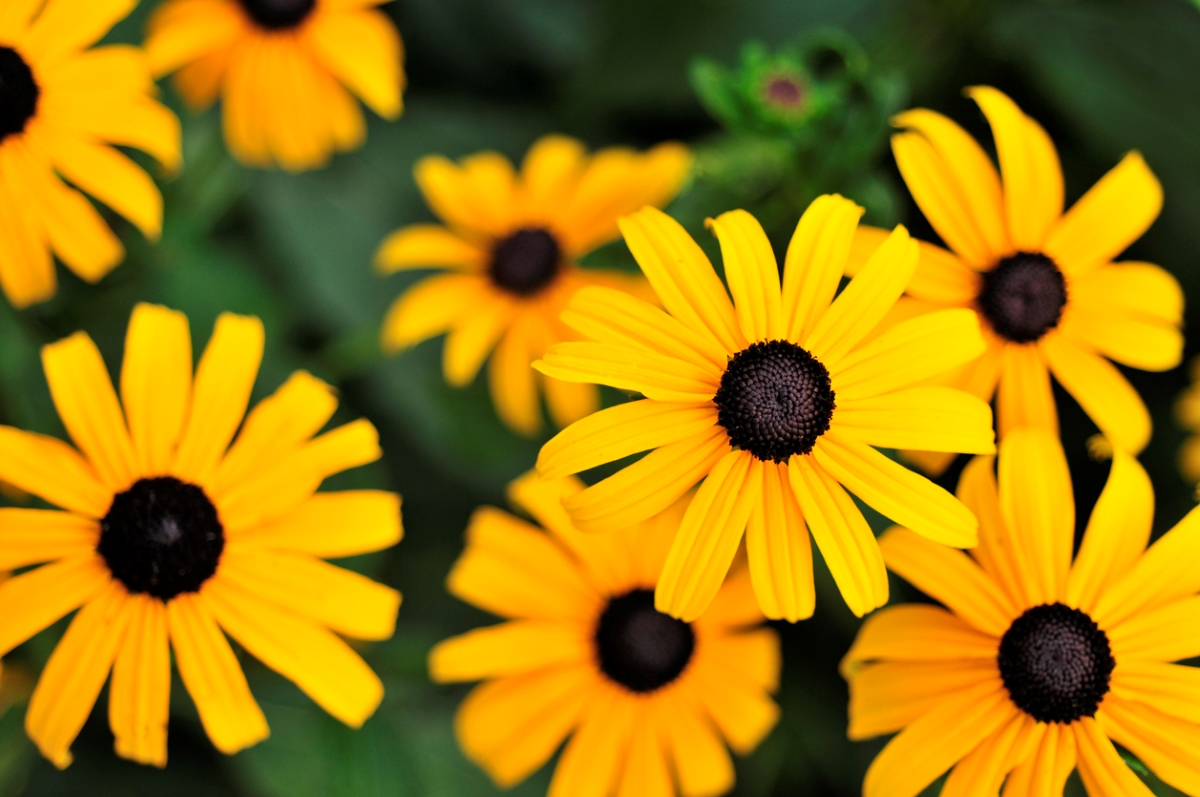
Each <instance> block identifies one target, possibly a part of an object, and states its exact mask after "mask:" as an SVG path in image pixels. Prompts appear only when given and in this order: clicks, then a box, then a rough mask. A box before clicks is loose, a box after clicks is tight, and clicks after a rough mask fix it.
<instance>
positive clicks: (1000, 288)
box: [979, 252, 1067, 343]
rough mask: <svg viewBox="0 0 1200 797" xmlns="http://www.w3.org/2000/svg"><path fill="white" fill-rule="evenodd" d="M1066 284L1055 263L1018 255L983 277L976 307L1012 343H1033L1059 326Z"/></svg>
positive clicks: (1030, 254) (1041, 257)
mask: <svg viewBox="0 0 1200 797" xmlns="http://www.w3.org/2000/svg"><path fill="white" fill-rule="evenodd" d="M1066 304H1067V284H1066V281H1065V280H1064V279H1063V274H1062V271H1060V270H1059V268H1058V266H1057V265H1055V263H1054V261H1053V260H1051V259H1050V258H1048V257H1046V256H1045V255H1043V254H1039V253H1037V252H1018V253H1017V254H1015V255H1013V256H1012V257H1006V258H1004V259H1003V260H1001V261H1000V263H999V265H997V266H996V268H994V269H993V270H991V271H989V272H987V273H986V274H984V275H983V290H982V291H981V292H980V294H979V307H980V309H981V310H982V311H983V315H984V316H985V317H986V318H987V320H988V321H989V322H990V323H991V325H992V329H994V330H996V332H998V333H1000V334H1001V335H1003V336H1004V337H1005V338H1007V339H1008V340H1010V341H1012V342H1013V343H1032V342H1033V341H1035V340H1038V339H1039V338H1041V337H1042V336H1043V335H1045V334H1046V333H1047V332H1049V331H1050V330H1052V329H1054V328H1055V327H1057V326H1058V322H1059V321H1060V320H1061V319H1062V311H1063V308H1064V307H1065V306H1066Z"/></svg>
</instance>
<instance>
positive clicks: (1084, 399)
mask: <svg viewBox="0 0 1200 797" xmlns="http://www.w3.org/2000/svg"><path fill="white" fill-rule="evenodd" d="M1038 348H1039V350H1040V351H1041V352H1042V354H1043V355H1044V356H1045V358H1046V363H1047V365H1049V366H1050V371H1051V373H1053V374H1054V378H1055V379H1057V380H1058V381H1059V383H1060V384H1061V385H1062V386H1063V388H1065V389H1066V391H1067V392H1068V393H1070V394H1071V397H1072V398H1073V399H1075V400H1076V401H1078V402H1079V406H1081V407H1083V411H1084V412H1086V413H1087V414H1088V417H1089V418H1091V419H1092V421H1094V422H1095V424H1096V425H1097V426H1099V427H1100V431H1101V432H1103V433H1104V436H1105V437H1107V438H1108V439H1109V440H1110V441H1112V442H1113V443H1114V444H1115V445H1117V446H1120V447H1121V448H1124V449H1125V450H1126V451H1128V452H1129V453H1131V454H1137V453H1138V452H1140V451H1141V450H1142V449H1143V448H1145V447H1146V443H1147V442H1149V440H1150V430H1151V425H1150V413H1149V412H1148V411H1147V410H1146V405H1145V404H1144V403H1143V402H1142V397H1141V396H1139V395H1138V393H1137V391H1136V390H1135V389H1134V388H1133V386H1132V385H1131V384H1129V381H1128V380H1127V379H1126V378H1125V377H1124V376H1123V375H1122V374H1121V372H1120V371H1118V370H1117V368H1116V366H1114V365H1113V364H1112V363H1110V362H1109V361H1108V360H1106V359H1104V358H1103V357H1101V356H1100V355H1099V354H1096V353H1095V352H1092V351H1090V350H1088V349H1085V348H1084V347H1082V346H1080V345H1079V344H1077V343H1075V342H1074V341H1072V340H1070V339H1069V338H1067V337H1066V336H1065V335H1062V334H1055V333H1053V332H1052V333H1050V334H1049V335H1047V336H1046V337H1044V338H1042V340H1041V342H1040V344H1039V345H1038Z"/></svg>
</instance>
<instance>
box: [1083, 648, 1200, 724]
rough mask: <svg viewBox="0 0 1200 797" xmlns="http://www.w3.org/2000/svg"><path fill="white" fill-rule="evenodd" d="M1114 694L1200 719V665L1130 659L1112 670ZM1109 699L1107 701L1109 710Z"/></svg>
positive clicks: (1173, 714) (1186, 718)
mask: <svg viewBox="0 0 1200 797" xmlns="http://www.w3.org/2000/svg"><path fill="white" fill-rule="evenodd" d="M1112 696H1113V697H1114V698H1119V699H1120V702H1121V703H1122V704H1128V703H1130V702H1134V703H1141V704H1144V705H1146V706H1149V707H1150V708H1153V709H1154V710H1156V711H1158V712H1161V713H1163V714H1166V715H1168V716H1170V717H1175V718H1177V719H1181V720H1183V721H1185V722H1188V723H1200V669H1197V668H1196V667H1191V666H1188V665H1184V664H1167V663H1165V662H1161V661H1142V660H1138V659H1127V660H1124V661H1121V662H1118V664H1117V667H1116V669H1114V670H1113V674H1112ZM1107 709H1108V703H1107V702H1106V703H1105V713H1107Z"/></svg>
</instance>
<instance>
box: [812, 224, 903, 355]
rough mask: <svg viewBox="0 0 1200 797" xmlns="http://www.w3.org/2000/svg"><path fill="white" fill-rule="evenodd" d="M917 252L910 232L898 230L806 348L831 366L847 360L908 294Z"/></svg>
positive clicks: (852, 283) (834, 306)
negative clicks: (899, 300)
mask: <svg viewBox="0 0 1200 797" xmlns="http://www.w3.org/2000/svg"><path fill="white" fill-rule="evenodd" d="M917 253H918V249H917V245H916V243H914V242H913V241H912V239H911V238H909V236H908V230H906V229H904V227H902V226H899V227H896V229H895V230H894V231H893V232H892V234H891V236H889V237H888V240H887V241H885V242H884V244H883V245H882V246H880V247H879V249H877V250H875V254H874V255H872V256H871V260H870V261H869V262H868V263H867V264H866V265H865V266H863V268H862V271H860V272H859V273H858V276H857V277H855V278H854V279H852V280H851V281H850V284H849V285H847V286H846V289H845V290H843V291H842V292H841V293H840V294H838V297H837V298H836V299H834V301H833V304H832V305H830V306H829V309H828V310H827V311H826V312H825V314H824V315H823V316H821V319H820V320H819V321H818V322H817V325H816V326H815V327H814V328H813V331H812V334H811V335H809V336H808V339H807V340H806V341H805V342H804V344H803V346H804V348H806V349H808V350H809V351H811V352H812V353H813V354H814V355H815V356H816V357H817V358H818V359H820V360H821V361H823V362H828V363H830V364H831V365H832V364H833V363H837V362H840V361H841V360H843V359H844V358H845V357H846V355H847V354H849V353H850V351H851V350H852V349H853V348H854V346H855V345H856V344H857V343H858V342H859V341H861V340H862V339H863V338H864V337H866V335H867V333H869V332H870V331H871V330H872V329H874V328H875V326H876V325H877V324H878V323H879V322H880V321H882V320H883V317H884V315H885V314H886V313H887V311H888V310H890V309H892V306H893V305H894V304H895V303H896V300H897V299H899V298H900V294H902V293H904V288H905V287H906V286H907V285H908V281H909V279H910V278H911V277H912V275H913V271H914V270H915V269H916V267H917Z"/></svg>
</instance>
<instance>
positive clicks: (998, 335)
mask: <svg viewBox="0 0 1200 797" xmlns="http://www.w3.org/2000/svg"><path fill="white" fill-rule="evenodd" d="M967 93H968V94H969V95H970V96H971V97H972V98H973V99H974V100H975V101H976V102H977V103H979V107H980V108H981V109H983V113H984V115H985V116H986V117H987V119H988V122H989V123H990V124H991V127H992V135H993V136H994V137H995V139H996V150H997V152H998V154H999V160H1000V174H1001V175H1003V183H1001V178H1000V175H997V173H996V169H995V167H994V166H992V163H991V161H990V160H989V159H988V157H987V155H986V154H984V151H983V149H982V148H981V147H980V146H979V144H977V143H976V142H975V140H974V139H972V138H971V137H970V135H968V134H967V132H966V131H965V130H963V129H962V128H961V127H959V126H958V125H957V124H955V123H954V122H952V121H951V120H949V119H947V118H946V117H945V116H942V115H941V114H939V113H935V112H934V111H930V110H926V109H923V108H919V109H916V110H912V111H906V112H905V113H902V114H900V115H899V116H897V117H896V119H895V124H896V125H897V126H899V127H902V128H904V129H905V130H904V132H902V133H897V134H896V135H895V136H893V137H892V150H893V152H894V153H895V156H896V164H897V165H898V166H899V167H900V173H901V174H902V175H903V176H904V181H905V182H906V183H907V184H908V189H909V191H910V192H911V193H912V196H913V199H914V200H916V203H917V205H918V207H920V208H921V211H922V212H923V213H924V214H925V217H926V218H927V219H928V220H929V223H930V224H931V225H932V226H933V228H934V229H935V230H936V231H937V233H938V235H940V236H941V238H942V240H943V241H944V242H945V243H946V245H947V246H949V247H950V249H951V250H952V251H953V253H951V252H947V251H946V250H944V249H942V248H940V247H937V246H933V245H931V244H925V243H922V245H921V260H920V263H919V264H918V266H917V272H916V275H915V276H914V278H913V282H912V284H911V285H909V286H908V294H909V297H910V298H907V299H905V300H902V302H901V305H900V307H898V310H897V317H911V316H913V315H916V314H919V313H922V312H928V311H929V310H934V309H941V308H945V307H973V308H975V309H977V310H978V311H979V314H980V315H981V316H982V318H983V320H984V336H985V337H986V338H987V341H988V347H987V351H986V352H985V353H984V355H983V356H982V357H980V358H979V359H978V360H976V361H975V362H973V363H971V364H970V365H968V366H966V367H965V368H963V369H961V370H960V371H958V372H957V373H955V374H953V375H952V376H951V378H950V379H949V380H948V381H947V382H946V383H947V384H952V385H955V386H957V387H961V388H962V389H964V390H969V391H970V392H972V393H974V394H975V395H977V396H979V397H980V398H983V399H985V400H990V399H991V397H992V395H993V394H997V401H996V405H997V409H996V416H997V417H996V421H997V425H998V427H999V432H1000V436H1001V437H1003V436H1004V435H1005V434H1006V433H1007V432H1008V430H1009V429H1015V428H1018V427H1021V426H1030V425H1039V426H1043V427H1046V428H1048V429H1051V430H1054V431H1057V429H1058V414H1057V411H1056V409H1055V406H1054V396H1053V394H1052V393H1051V390H1050V377H1049V374H1051V373H1052V374H1054V378H1055V379H1056V380H1058V382H1059V383H1060V384H1061V385H1062V386H1063V388H1065V389H1066V391H1067V392H1068V393H1070V394H1071V396H1072V397H1074V399H1075V400H1076V401H1078V402H1079V404H1080V406H1081V407H1083V409H1084V411H1085V412H1086V413H1087V414H1088V416H1089V417H1091V419H1092V420H1093V421H1094V422H1095V423H1096V425H1097V426H1099V427H1100V431H1101V432H1102V433H1103V434H1104V435H1105V436H1106V437H1107V438H1108V439H1109V440H1110V441H1112V442H1113V443H1115V444H1116V445H1118V446H1120V447H1122V448H1124V449H1125V450H1127V451H1129V452H1131V453H1134V454H1136V453H1137V452H1139V451H1141V450H1142V449H1143V448H1144V447H1145V446H1146V443H1147V442H1148V441H1149V439H1150V415H1149V413H1148V412H1147V411H1146V406H1145V404H1143V403H1142V399H1141V397H1140V396H1138V394H1137V391H1135V390H1134V389H1133V387H1132V386H1131V385H1130V384H1129V382H1128V381H1127V380H1126V379H1125V377H1124V376H1122V375H1121V372H1120V371H1118V370H1117V369H1116V367H1115V366H1113V364H1112V363H1110V362H1109V361H1108V359H1105V358H1109V359H1112V360H1115V361H1117V362H1119V363H1121V364H1122V365H1127V366H1130V367H1133V368H1140V369H1143V370H1148V371H1165V370H1167V369H1170V368H1174V367H1175V366H1176V365H1178V364H1179V361H1180V357H1181V355H1182V349H1183V336H1182V335H1181V334H1180V331H1179V327H1180V324H1181V321H1182V318H1183V292H1182V291H1181V290H1180V288H1179V284H1178V282H1176V280H1175V278H1174V277H1172V276H1171V275H1170V274H1168V273H1167V272H1166V271H1164V270H1163V269H1161V268H1159V267H1158V266H1155V265H1151V264H1149V263H1133V262H1125V263H1113V262H1111V261H1112V260H1113V258H1115V257H1117V256H1118V255H1120V254H1121V252H1123V251H1124V250H1125V249H1126V248H1127V247H1128V246H1129V245H1130V244H1132V243H1133V242H1134V241H1136V240H1137V239H1138V238H1139V237H1141V235H1142V233H1143V232H1145V231H1146V229H1147V228H1148V227H1149V226H1150V225H1151V223H1153V221H1154V219H1155V218H1157V217H1158V212H1159V210H1160V208H1161V207H1162V188H1161V187H1160V186H1159V183H1158V180H1157V179H1156V178H1155V177H1154V174H1153V173H1151V171H1150V169H1149V168H1148V167H1147V166H1146V163H1145V161H1143V160H1142V156H1141V155H1139V154H1138V153H1137V152H1131V153H1129V154H1128V155H1126V156H1125V158H1124V159H1123V160H1122V161H1121V162H1120V163H1119V164H1117V166H1116V167H1114V168H1113V169H1112V171H1110V172H1109V173H1108V174H1106V175H1105V176H1104V177H1103V178H1102V179H1101V180H1100V181H1099V182H1098V183H1096V185H1094V186H1093V187H1092V189H1091V190H1090V191H1088V192H1087V193H1086V194H1084V196H1083V197H1082V198H1080V200H1079V201H1078V202H1076V203H1075V205H1074V206H1073V207H1072V208H1071V209H1070V210H1069V211H1067V212H1066V213H1063V177H1062V170H1061V169H1060V167H1059V162H1058V153H1057V152H1056V151H1055V149H1054V144H1053V143H1052V142H1051V141H1050V138H1049V136H1047V135H1046V131H1045V130H1043V129H1042V127H1041V126H1040V125H1039V124H1038V123H1037V122H1035V121H1034V120H1033V119H1031V118H1029V117H1028V116H1026V115H1025V114H1024V113H1022V111H1021V109H1020V108H1018V107H1017V106H1016V104H1015V103H1013V101H1012V100H1010V99H1009V98H1008V97H1007V96H1005V95H1004V94H1002V93H1001V92H999V91H997V90H996V89H993V88H989V87H986V86H979V87H975V88H972V89H969V90H968V92H967ZM885 234H886V233H885V232H884V231H883V230H870V229H866V228H864V229H862V230H860V232H859V239H858V240H857V241H856V242H855V244H856V246H855V249H856V252H855V254H854V255H852V256H851V258H850V260H851V267H850V269H849V270H850V271H853V270H854V267H855V265H856V264H857V263H862V262H865V261H866V257H867V256H868V255H869V253H870V251H871V250H872V249H873V248H874V247H875V246H877V245H878V244H879V242H880V241H881V240H882V238H883V236H884V235H885ZM997 385H998V388H997ZM914 459H915V461H917V462H919V463H920V464H921V465H922V466H924V467H926V469H927V470H929V471H930V472H935V473H936V472H940V471H941V470H943V469H945V467H946V465H947V464H949V461H950V459H951V457H948V456H946V455H933V456H930V455H927V454H925V455H922V454H917V455H916V456H915V457H914Z"/></svg>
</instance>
